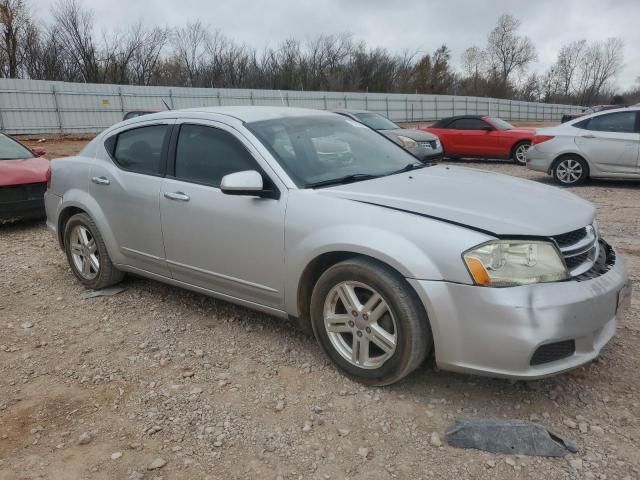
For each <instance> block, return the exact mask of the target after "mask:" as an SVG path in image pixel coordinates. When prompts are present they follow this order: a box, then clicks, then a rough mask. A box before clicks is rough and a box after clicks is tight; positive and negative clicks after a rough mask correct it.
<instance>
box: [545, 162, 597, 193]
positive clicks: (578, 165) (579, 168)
mask: <svg viewBox="0 0 640 480" xmlns="http://www.w3.org/2000/svg"><path fill="white" fill-rule="evenodd" d="M551 175H552V176H553V179H554V180H555V181H556V183H559V184H560V185H563V186H565V187H572V186H575V185H580V184H582V183H584V182H585V181H586V180H587V178H589V165H587V162H586V161H585V160H584V159H583V158H580V157H578V156H577V155H566V156H564V157H560V158H558V159H557V160H556V161H555V162H553V167H551Z"/></svg>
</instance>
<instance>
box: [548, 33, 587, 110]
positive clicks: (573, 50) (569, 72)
mask: <svg viewBox="0 0 640 480" xmlns="http://www.w3.org/2000/svg"><path fill="white" fill-rule="evenodd" d="M586 44H587V42H586V40H577V41H574V42H571V43H569V44H568V45H564V46H563V47H562V48H561V49H560V53H558V60H557V62H556V64H555V66H554V70H555V73H556V78H557V80H558V83H559V88H560V89H561V90H560V94H561V95H562V96H563V97H564V98H567V97H569V94H570V93H571V91H572V89H573V87H574V82H575V77H576V72H577V70H578V67H579V66H580V64H581V63H582V60H583V58H584V52H585V47H586Z"/></svg>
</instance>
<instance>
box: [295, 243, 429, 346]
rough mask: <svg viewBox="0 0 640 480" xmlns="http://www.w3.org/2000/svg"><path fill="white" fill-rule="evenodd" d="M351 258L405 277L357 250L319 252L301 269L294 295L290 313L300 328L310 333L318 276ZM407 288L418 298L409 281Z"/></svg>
mask: <svg viewBox="0 0 640 480" xmlns="http://www.w3.org/2000/svg"><path fill="white" fill-rule="evenodd" d="M353 258H362V259H367V260H369V261H371V262H374V263H378V264H380V265H384V266H385V267H387V268H389V269H391V270H393V271H394V272H395V273H397V274H398V275H399V276H401V277H402V278H406V273H405V274H403V273H402V272H401V271H400V270H399V269H398V268H396V267H394V266H393V265H391V264H390V263H389V262H386V261H384V260H382V259H380V258H377V257H376V256H373V255H370V254H366V253H362V252H357V251H353V250H334V251H328V252H324V253H321V254H319V255H317V256H316V257H314V258H313V259H311V260H310V261H309V262H308V263H307V264H306V265H305V267H304V269H303V270H302V273H301V275H300V277H299V280H298V285H297V290H296V295H295V304H296V314H295V315H291V317H292V318H294V319H295V320H296V321H297V322H298V324H299V325H300V327H301V329H302V330H303V331H304V332H305V333H307V334H311V333H312V328H311V318H310V316H311V315H310V305H311V294H312V293H313V289H314V287H315V285H316V283H317V282H318V279H319V278H320V276H321V275H322V274H323V273H324V272H326V271H327V270H328V269H329V268H331V267H332V266H334V265H336V264H338V263H340V262H343V261H345V260H349V259H353ZM407 285H408V286H409V288H411V290H412V291H413V293H414V294H415V295H416V298H417V299H418V300H419V299H420V297H419V295H418V293H417V292H416V291H415V289H414V287H413V286H411V284H410V283H407ZM419 304H420V305H421V306H422V308H423V309H424V310H425V314H426V315H427V317H428V313H427V312H426V307H425V306H424V304H423V303H422V302H421V301H419Z"/></svg>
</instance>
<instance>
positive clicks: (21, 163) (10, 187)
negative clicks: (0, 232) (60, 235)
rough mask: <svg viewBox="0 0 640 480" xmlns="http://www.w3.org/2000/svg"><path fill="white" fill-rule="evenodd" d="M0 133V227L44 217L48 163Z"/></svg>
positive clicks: (37, 150) (40, 154)
mask: <svg viewBox="0 0 640 480" xmlns="http://www.w3.org/2000/svg"><path fill="white" fill-rule="evenodd" d="M44 154H45V151H44V150H42V149H41V148H34V149H30V148H27V147H25V146H24V145H23V144H22V143H20V142H18V141H17V140H15V139H13V138H11V137H9V136H7V135H4V134H1V133H0V223H3V222H7V221H12V220H17V219H21V218H38V217H43V216H44V214H45V213H44V192H45V190H46V189H47V175H48V173H47V172H48V171H49V160H47V159H46V158H44V157H43V155H44Z"/></svg>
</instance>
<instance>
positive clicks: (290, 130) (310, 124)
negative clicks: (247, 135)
mask: <svg viewBox="0 0 640 480" xmlns="http://www.w3.org/2000/svg"><path fill="white" fill-rule="evenodd" d="M246 127H247V128H248V129H249V130H250V131H251V132H252V133H253V134H254V135H255V136H256V137H257V138H258V139H259V140H260V141H261V142H262V143H263V144H264V145H265V147H267V148H268V149H269V150H270V151H271V153H272V154H273V155H274V156H275V157H276V159H277V160H278V162H279V163H280V164H281V165H282V167H283V168H284V169H285V170H286V171H287V173H288V174H289V176H290V177H291V178H292V180H293V181H294V182H295V183H296V184H297V185H298V187H301V188H313V187H319V186H328V185H330V184H340V183H349V182H355V181H360V180H367V179H370V178H375V177H381V176H385V175H390V174H393V173H397V172H400V171H406V170H410V169H413V168H419V167H422V166H424V164H420V163H419V162H418V160H417V159H416V158H415V157H414V156H413V155H411V154H409V153H407V152H406V151H405V150H404V149H403V148H402V147H400V146H398V145H396V144H395V143H394V142H392V141H391V140H389V139H387V138H386V137H384V136H382V135H380V134H378V133H376V132H374V131H372V130H370V129H369V128H367V127H365V126H364V125H362V124H361V123H358V122H356V121H354V120H351V119H349V118H344V117H340V116H338V115H335V116H333V115H331V116H329V115H327V116H325V115H316V116H308V117H285V118H277V119H273V120H263V121H259V122H252V123H247V124H246Z"/></svg>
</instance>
